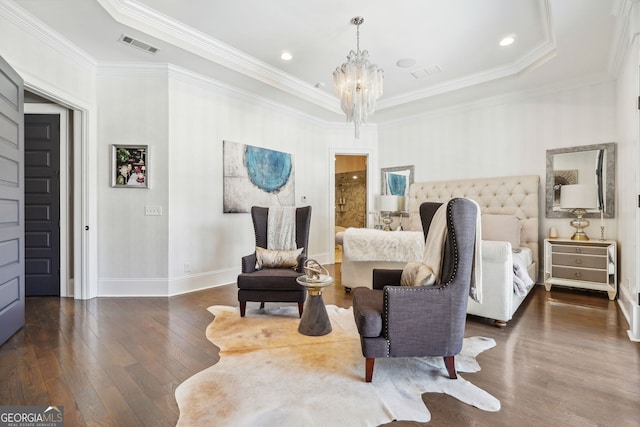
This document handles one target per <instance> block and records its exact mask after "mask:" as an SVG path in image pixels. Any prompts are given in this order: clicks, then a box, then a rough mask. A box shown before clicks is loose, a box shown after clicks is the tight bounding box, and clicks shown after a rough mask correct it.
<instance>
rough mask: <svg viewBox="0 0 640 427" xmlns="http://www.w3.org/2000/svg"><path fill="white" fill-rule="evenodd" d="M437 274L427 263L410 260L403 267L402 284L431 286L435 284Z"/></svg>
mask: <svg viewBox="0 0 640 427" xmlns="http://www.w3.org/2000/svg"><path fill="white" fill-rule="evenodd" d="M435 282H436V276H435V274H433V270H432V269H431V267H429V266H428V265H426V264H422V263H420V262H415V261H409V262H408V263H407V265H405V266H404V268H403V269H402V276H400V285H402V286H429V285H434V284H435Z"/></svg>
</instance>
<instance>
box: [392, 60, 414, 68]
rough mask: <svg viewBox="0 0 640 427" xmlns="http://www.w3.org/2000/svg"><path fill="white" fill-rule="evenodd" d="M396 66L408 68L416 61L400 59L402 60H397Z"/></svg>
mask: <svg viewBox="0 0 640 427" xmlns="http://www.w3.org/2000/svg"><path fill="white" fill-rule="evenodd" d="M396 65H397V66H398V67H400V68H409V67H413V66H414V65H416V60H415V59H413V58H402V59H398V62H396Z"/></svg>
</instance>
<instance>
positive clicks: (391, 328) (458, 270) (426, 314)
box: [352, 198, 477, 382]
mask: <svg viewBox="0 0 640 427" xmlns="http://www.w3.org/2000/svg"><path fill="white" fill-rule="evenodd" d="M440 205H441V204H440V203H423V204H422V205H421V206H420V217H421V219H422V225H423V230H425V237H426V234H427V232H428V230H429V226H430V225H431V220H432V218H433V215H434V213H435V212H436V210H437V209H438V208H439V207H440ZM476 214H477V207H476V205H475V203H473V202H472V201H470V200H468V199H463V198H454V199H452V200H450V201H449V202H448V203H447V214H446V217H447V237H446V241H445V244H444V253H443V258H442V270H441V277H440V281H439V283H436V284H435V285H433V286H398V285H399V284H400V277H401V275H402V270H382V269H376V270H374V271H373V289H369V288H365V287H358V288H355V289H354V290H353V291H352V292H353V314H354V317H355V322H356V325H357V328H358V333H359V334H360V341H361V346H362V354H363V356H364V357H365V358H366V367H365V380H366V381H367V382H371V380H372V377H373V367H374V363H375V359H376V358H378V357H425V356H442V357H443V358H444V361H445V365H446V367H447V371H448V373H449V376H450V378H452V379H455V378H457V374H456V369H455V355H457V354H458V353H460V350H461V349H462V341H463V338H464V328H465V320H466V314H467V301H468V299H469V287H470V283H471V275H472V266H473V259H474V250H475V237H476V218H477V217H476Z"/></svg>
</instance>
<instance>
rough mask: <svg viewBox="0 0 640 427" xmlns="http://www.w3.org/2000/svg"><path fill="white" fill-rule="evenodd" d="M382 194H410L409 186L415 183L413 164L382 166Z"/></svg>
mask: <svg viewBox="0 0 640 427" xmlns="http://www.w3.org/2000/svg"><path fill="white" fill-rule="evenodd" d="M380 172H381V174H382V176H381V177H380V183H381V189H380V194H382V195H394V196H408V195H409V186H410V185H411V184H412V183H413V165H409V166H396V167H393V168H382V169H381V170H380Z"/></svg>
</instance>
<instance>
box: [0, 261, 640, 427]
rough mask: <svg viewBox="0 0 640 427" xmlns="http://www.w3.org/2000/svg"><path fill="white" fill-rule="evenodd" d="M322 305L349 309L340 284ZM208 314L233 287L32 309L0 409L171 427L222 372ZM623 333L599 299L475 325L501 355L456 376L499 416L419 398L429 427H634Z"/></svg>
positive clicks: (14, 349)
mask: <svg viewBox="0 0 640 427" xmlns="http://www.w3.org/2000/svg"><path fill="white" fill-rule="evenodd" d="M336 270H339V264H337V265H336V266H331V272H332V273H333V275H334V277H337V278H339V271H336ZM324 299H325V302H326V303H327V304H336V305H339V306H343V307H349V306H351V296H350V295H348V294H345V292H344V288H343V287H342V286H341V285H340V282H339V280H337V281H336V285H335V286H332V287H330V288H329V289H327V290H326V291H325V293H324ZM211 305H234V306H235V305H237V299H236V287H235V284H234V285H228V286H223V287H218V288H214V289H209V290H205V291H201V292H195V293H191V294H187V295H182V296H176V297H171V298H98V299H93V300H89V301H76V300H71V299H59V298H47V297H34V298H28V299H27V303H26V317H27V321H26V326H25V327H24V328H22V330H20V331H19V332H18V333H17V334H16V335H14V336H13V337H12V338H11V339H10V340H9V341H8V342H6V343H5V344H3V345H2V346H1V347H0V383H1V384H2V386H1V387H0V405H50V404H51V405H63V406H64V410H65V426H76V425H77V426H84V425H96V426H98V425H101V426H143V425H144V426H146V425H149V426H151V425H153V426H172V425H175V423H176V421H177V419H178V415H179V414H178V407H177V405H176V402H175V399H174V390H175V388H176V387H177V386H178V385H179V384H180V383H181V382H183V381H184V380H185V379H187V378H189V377H190V376H191V375H193V374H195V373H196V372H199V371H201V370H203V369H205V368H207V367H209V366H211V365H212V364H214V363H216V361H217V360H218V355H217V348H216V347H215V346H214V345H213V344H211V343H210V342H209V341H207V339H206V338H205V328H206V327H207V325H208V324H209V323H210V322H211V320H212V316H211V314H209V312H208V311H207V310H206V309H207V307H209V306H211ZM627 328H628V325H627V324H626V322H625V320H624V317H623V316H622V314H621V313H620V310H619V309H618V307H617V304H616V303H615V302H611V301H609V300H608V299H607V297H606V294H604V293H602V294H600V293H587V292H580V291H570V290H562V289H556V288H554V289H553V290H552V291H551V292H549V293H547V292H545V290H544V287H542V286H537V287H536V289H535V290H534V291H533V292H532V294H531V295H530V296H529V297H528V298H527V300H526V301H525V303H524V306H523V307H521V308H520V309H519V311H518V313H517V315H516V317H515V318H514V319H513V320H512V321H511V322H509V324H508V325H507V327H506V328H504V329H497V328H495V327H493V326H492V325H491V322H490V321H488V320H487V319H482V318H477V317H471V316H470V317H469V319H468V321H467V329H466V334H465V335H466V336H474V335H481V336H486V337H491V338H493V339H495V341H496V342H497V346H496V347H495V348H493V349H490V350H488V351H486V352H484V353H482V354H481V355H479V356H478V361H479V363H480V365H481V367H482V370H481V371H480V372H477V373H473V374H462V376H463V377H464V378H465V379H466V380H468V381H471V382H472V383H473V384H475V385H477V386H478V387H480V388H482V389H484V390H486V391H487V392H489V393H491V394H492V395H494V396H495V397H496V398H498V399H499V400H500V401H501V404H502V409H501V410H500V411H499V412H495V413H494V412H484V411H481V410H479V409H476V408H474V407H472V406H469V405H466V404H464V403H461V402H460V401H458V400H456V399H454V398H452V397H449V396H447V395H444V394H425V395H424V397H423V398H424V401H425V403H426V405H427V407H428V408H429V410H430V411H431V415H432V420H431V422H430V423H428V424H426V425H430V426H439V427H440V426H615V427H621V426H634V427H637V426H638V425H640V344H638V343H632V342H630V341H629V339H628V337H627V334H626V330H627ZM250 380H251V379H250V378H247V381H250ZM374 381H375V378H374ZM213 398H215V397H213ZM292 404H295V403H292ZM363 405H366V402H363ZM336 410H339V408H336ZM392 424H394V425H397V426H400V425H417V424H415V423H406V422H397V423H392Z"/></svg>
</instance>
